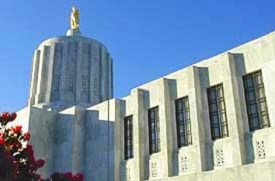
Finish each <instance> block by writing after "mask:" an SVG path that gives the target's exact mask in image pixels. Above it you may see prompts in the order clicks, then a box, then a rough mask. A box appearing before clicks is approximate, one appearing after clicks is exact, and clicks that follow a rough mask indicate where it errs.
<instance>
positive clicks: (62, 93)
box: [18, 32, 275, 181]
mask: <svg viewBox="0 0 275 181" xmlns="http://www.w3.org/2000/svg"><path fill="white" fill-rule="evenodd" d="M92 57H93V58H92ZM33 67H34V68H33V72H32V82H31V91H30V92H31V93H30V99H29V105H28V107H26V108H24V109H22V110H21V111H19V112H18V117H19V118H18V120H19V122H21V123H22V124H24V125H25V129H26V130H30V131H31V133H32V139H31V143H32V144H33V145H34V149H35V152H36V156H37V157H43V158H45V159H46V166H45V168H44V169H43V170H42V173H43V175H49V174H50V173H52V172H54V171H69V170H72V171H74V172H78V171H80V172H83V173H84V174H85V180H87V181H105V180H106V181H107V180H110V181H111V180H112V181H143V180H159V181H164V180H171V181H180V180H186V181H194V180H195V181H221V180H222V181H247V180H250V181H257V180H265V181H275V151H274V150H275V139H274V138H275V129H274V127H275V112H274V111H273V110H275V99H274V95H275V86H274V82H275V32H273V33H270V34H268V35H266V36H263V37H261V38H259V39H256V40H254V41H251V42H249V43H247V44H244V45H241V46H239V47H237V48H234V49H232V50H229V51H227V52H224V53H222V54H219V55H217V56H215V57H212V58H209V59H207V60H203V61H201V62H199V63H197V64H194V65H192V66H189V67H186V68H184V69H181V70H179V71H177V72H174V73H171V74H169V75H167V76H164V77H162V78H160V79H157V80H155V81H152V82H149V83H147V84H144V85H141V86H139V87H137V88H134V89H133V90H132V91H131V93H130V94H129V96H127V97H124V98H121V99H109V98H112V60H111V57H110V55H109V53H108V51H107V49H106V48H105V47H104V46H103V45H102V44H100V43H98V42H96V41H94V40H91V39H87V38H84V37H82V36H65V37H60V38H53V39H49V40H47V41H45V42H44V43H42V45H41V46H40V47H39V48H38V50H36V52H35V56H34V64H33ZM257 71H261V74H262V81H263V84H264V93H265V100H266V102H265V103H266V105H267V111H268V117H269V125H268V126H266V127H264V128H262V129H257V130H253V131H251V129H250V127H249V118H248V112H247V103H246V99H245V93H244V83H243V77H244V76H246V75H248V74H250V73H253V72H257ZM70 75H71V76H72V77H73V79H74V81H73V83H74V84H73V88H72V89H70V86H71V82H70ZM85 76H86V77H87V79H86V82H89V83H87V85H86V87H85V89H87V92H85V91H84V92H83V91H82V90H83V89H84V87H83V85H84V83H83V79H82V78H83V77H85ZM95 79H96V80H97V82H96V83H95V82H94V80H95ZM58 82H59V83H58ZM57 83H58V84H57ZM216 85H222V87H223V101H224V110H225V113H226V114H224V115H225V116H226V120H227V133H228V135H227V136H225V137H223V138H220V139H214V140H213V138H212V136H211V125H210V122H211V121H210V116H209V98H208V94H207V90H209V88H210V87H213V86H216ZM56 86H57V87H58V88H59V91H57V92H55V88H56ZM95 89H96V90H97V91H96V93H97V94H95ZM70 90H73V91H72V92H71V91H70ZM182 97H187V98H188V102H189V109H188V111H189V118H190V124H191V127H190V129H191V130H190V132H191V142H190V144H188V145H187V146H182V147H180V148H179V147H178V141H179V140H178V136H177V124H176V120H177V118H176V110H175V109H176V108H175V101H176V100H178V99H179V98H182ZM154 107H157V108H158V118H159V140H160V142H159V145H160V150H159V151H157V152H156V153H153V154H150V151H149V150H150V148H149V147H150V145H149V142H150V141H149V139H150V137H149V124H148V121H149V120H148V117H149V116H148V111H149V109H151V108H154ZM127 116H132V124H133V129H132V143H133V145H132V146H133V149H132V151H133V156H132V157H131V158H130V159H125V134H126V133H125V131H126V130H125V129H126V128H125V125H124V123H125V117H127ZM24 120H25V122H24Z"/></svg>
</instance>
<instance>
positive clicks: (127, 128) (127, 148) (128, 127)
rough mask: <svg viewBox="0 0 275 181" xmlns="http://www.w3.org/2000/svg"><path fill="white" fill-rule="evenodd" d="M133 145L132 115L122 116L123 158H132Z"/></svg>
mask: <svg viewBox="0 0 275 181" xmlns="http://www.w3.org/2000/svg"><path fill="white" fill-rule="evenodd" d="M133 149H134V147H133V115H130V116H126V117H124V158H125V160H129V159H131V158H134V150H133Z"/></svg>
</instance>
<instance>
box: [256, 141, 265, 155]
mask: <svg viewBox="0 0 275 181" xmlns="http://www.w3.org/2000/svg"><path fill="white" fill-rule="evenodd" d="M256 146H257V155H258V158H259V159H263V158H266V152H265V142H264V140H261V141H257V142H256Z"/></svg>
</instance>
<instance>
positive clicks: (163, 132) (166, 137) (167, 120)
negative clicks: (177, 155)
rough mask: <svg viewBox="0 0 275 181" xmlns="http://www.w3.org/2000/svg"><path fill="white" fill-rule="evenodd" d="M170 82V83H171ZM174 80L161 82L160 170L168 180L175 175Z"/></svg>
mask: <svg viewBox="0 0 275 181" xmlns="http://www.w3.org/2000/svg"><path fill="white" fill-rule="evenodd" d="M169 81H170V82H169ZM171 81H172V80H169V79H166V78H163V79H162V80H161V82H160V86H159V89H160V100H161V101H160V104H159V119H160V120H159V123H160V140H161V142H160V143H161V153H162V154H161V155H162V158H161V160H162V163H161V167H160V168H162V170H160V172H161V174H162V178H168V177H170V176H172V174H173V159H172V158H173V141H174V140H173V139H172V138H173V137H172V125H173V123H174V120H173V119H172V114H173V112H171V107H172V106H173V105H172V104H173V100H174V99H172V95H171V90H170V85H169V83H171Z"/></svg>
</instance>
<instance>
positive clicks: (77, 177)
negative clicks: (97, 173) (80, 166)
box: [74, 173, 84, 181]
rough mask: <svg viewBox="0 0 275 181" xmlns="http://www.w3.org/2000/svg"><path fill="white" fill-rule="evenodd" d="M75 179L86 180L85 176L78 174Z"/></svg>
mask: <svg viewBox="0 0 275 181" xmlns="http://www.w3.org/2000/svg"><path fill="white" fill-rule="evenodd" d="M74 179H77V180H79V181H83V180H84V176H83V174H81V173H78V174H76V175H75V176H74Z"/></svg>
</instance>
